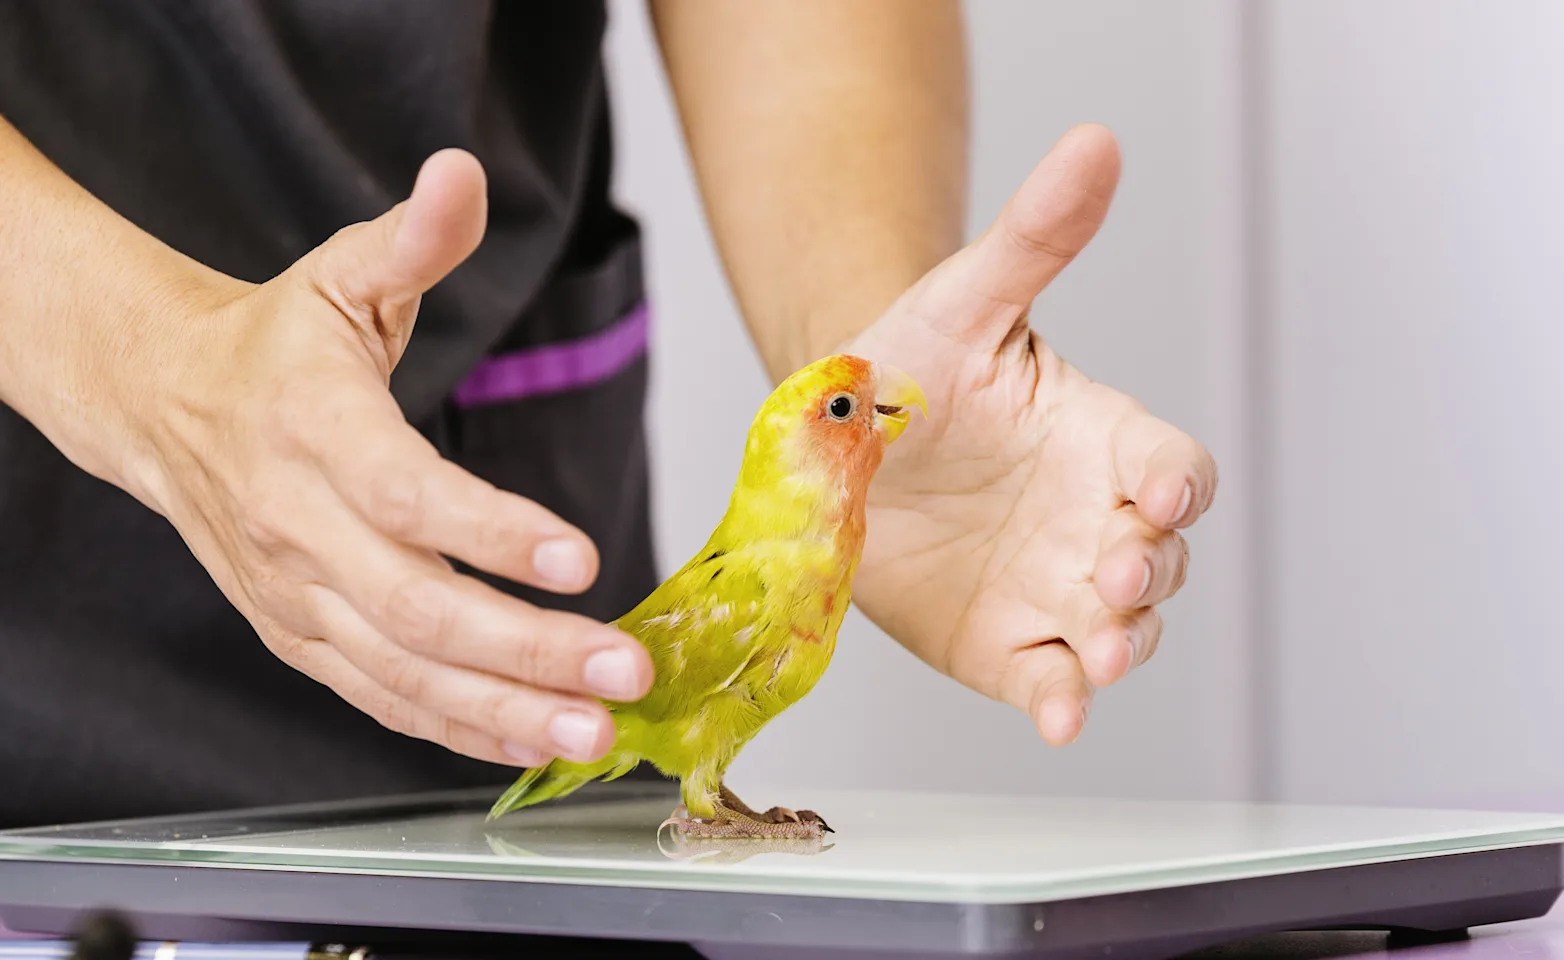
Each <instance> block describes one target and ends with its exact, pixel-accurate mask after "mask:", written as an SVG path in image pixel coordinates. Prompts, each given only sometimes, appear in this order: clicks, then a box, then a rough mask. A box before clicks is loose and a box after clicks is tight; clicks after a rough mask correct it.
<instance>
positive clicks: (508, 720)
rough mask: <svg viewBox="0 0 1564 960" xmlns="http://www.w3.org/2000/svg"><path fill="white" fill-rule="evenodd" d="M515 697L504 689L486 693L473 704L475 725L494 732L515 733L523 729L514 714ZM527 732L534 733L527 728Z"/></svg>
mask: <svg viewBox="0 0 1564 960" xmlns="http://www.w3.org/2000/svg"><path fill="white" fill-rule="evenodd" d="M515 707H516V698H515V697H514V696H513V695H511V694H509V693H506V692H504V691H499V690H496V691H494V692H492V693H486V694H484V695H483V696H482V697H480V698H479V699H478V701H477V702H476V703H475V704H473V715H474V718H475V719H476V720H477V721H478V722H477V726H479V727H481V728H482V729H485V730H489V731H492V732H494V733H500V734H504V733H508V732H509V733H515V732H519V730H521V729H523V728H524V727H523V725H521V724H519V723H518V721H519V720H520V718H519V717H517V716H516V709H515ZM526 732H528V733H529V734H530V733H534V732H535V731H532V730H530V729H527V731H526Z"/></svg>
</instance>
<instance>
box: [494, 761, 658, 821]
mask: <svg viewBox="0 0 1564 960" xmlns="http://www.w3.org/2000/svg"><path fill="white" fill-rule="evenodd" d="M637 763H638V761H637V759H636V758H635V757H633V756H627V755H619V756H615V755H613V754H609V755H608V756H606V757H604V758H603V759H601V760H598V761H597V762H596V763H571V762H570V761H568V760H551V761H549V762H548V763H545V764H544V765H543V766H541V767H533V768H532V769H530V770H528V771H527V772H526V773H523V774H522V775H521V777H520V778H518V779H517V780H516V782H515V783H513V784H511V785H510V789H508V790H506V791H505V792H504V793H503V794H501V795H500V798H499V799H498V800H496V801H495V802H494V806H492V807H490V808H489V816H488V818H487V819H489V820H494V819H496V818H498V817H502V816H504V815H505V814H507V813H510V812H511V811H512V810H520V809H521V808H522V807H530V806H532V805H533V804H537V803H542V802H543V801H545V800H553V799H554V798H556V797H563V796H566V795H567V794H571V793H575V792H576V791H577V790H579V789H580V788H581V787H582V786H583V785H585V784H587V783H590V782H592V781H593V780H615V779H618V778H619V777H622V776H624V775H625V774H627V773H629V772H630V771H631V770H633V769H635V767H636V764H637Z"/></svg>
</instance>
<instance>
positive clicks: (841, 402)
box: [825, 393, 858, 422]
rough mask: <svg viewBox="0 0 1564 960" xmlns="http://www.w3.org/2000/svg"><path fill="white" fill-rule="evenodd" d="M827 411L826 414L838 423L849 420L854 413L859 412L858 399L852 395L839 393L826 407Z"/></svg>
mask: <svg viewBox="0 0 1564 960" xmlns="http://www.w3.org/2000/svg"><path fill="white" fill-rule="evenodd" d="M825 410H826V413H828V414H830V416H831V419H832V420H836V421H838V422H840V421H843V420H847V419H849V418H851V417H852V415H853V414H854V413H856V412H858V398H857V397H855V396H853V395H852V394H850V393H839V394H837V395H836V396H834V397H832V398H831V402H830V403H829V404H827V405H826V408H825Z"/></svg>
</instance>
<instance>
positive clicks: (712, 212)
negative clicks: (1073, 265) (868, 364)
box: [651, 0, 967, 378]
mask: <svg viewBox="0 0 1564 960" xmlns="http://www.w3.org/2000/svg"><path fill="white" fill-rule="evenodd" d="M651 9H652V14H653V18H654V23H655V25H656V29H657V34H658V38H659V42H660V44H661V47H662V51H663V57H664V62H665V64H666V66H667V71H668V76H669V79H670V82H671V84H672V87H673V92H674V96H675V98H676V100H677V102H678V106H679V112H680V116H681V119H682V122H683V125H684V129H685V137H686V140H687V142H688V143H689V147H690V153H691V156H692V159H693V163H694V167H695V172H696V176H697V179H698V180H699V183H700V188H701V192H702V195H703V197H704V200H705V205H706V210H707V216H708V219H709V220H710V222H711V226H712V231H713V234H714V236H715V238H716V241H717V246H718V249H719V251H720V252H721V254H722V257H723V261H724V264H725V266H726V268H727V272H728V277H729V279H730V281H731V283H732V285H733V288H734V292H735V294H736V296H737V298H738V301H739V305H740V308H741V309H742V311H743V313H744V317H745V321H746V323H747V324H748V325H749V329H750V332H751V335H752V336H753V337H754V339H755V342H756V344H757V346H758V347H759V349H760V351H761V354H762V356H763V358H764V359H765V362H766V365H767V367H768V368H769V369H770V371H771V373H772V375H773V376H774V377H778V378H780V377H782V376H785V375H786V374H788V373H789V372H791V371H792V370H794V369H797V368H798V367H800V366H803V365H804V364H805V363H807V362H809V361H810V360H812V359H814V358H816V357H818V356H820V355H822V354H824V353H826V352H828V351H830V350H832V349H834V348H835V347H836V346H837V345H839V344H840V343H841V342H842V341H844V340H846V339H847V338H849V337H851V336H852V335H854V334H856V333H857V332H858V331H859V330H861V329H862V328H863V327H865V326H867V325H868V324H870V323H872V322H873V321H874V320H875V319H876V318H877V317H878V316H879V315H880V314H881V313H882V312H883V311H884V310H885V308H886V307H888V306H889V305H890V304H891V302H892V301H894V300H895V299H896V297H898V296H899V295H900V294H901V293H902V291H904V290H905V289H906V288H907V287H908V286H910V285H911V284H912V283H914V282H915V281H916V280H917V279H918V278H919V277H921V276H922V275H923V274H924V273H925V272H927V271H928V270H929V269H930V268H932V267H933V266H934V265H935V264H937V263H939V262H940V261H941V260H943V259H945V258H946V257H947V256H949V255H950V254H951V253H953V252H954V251H955V250H956V249H957V247H959V246H960V244H961V240H962V231H963V228H964V222H965V205H966V189H967V176H966V174H967V90H966V85H967V81H966V61H965V42H964V32H963V27H962V19H961V11H960V6H959V3H957V2H956V0H853V2H850V3H844V2H841V0H651Z"/></svg>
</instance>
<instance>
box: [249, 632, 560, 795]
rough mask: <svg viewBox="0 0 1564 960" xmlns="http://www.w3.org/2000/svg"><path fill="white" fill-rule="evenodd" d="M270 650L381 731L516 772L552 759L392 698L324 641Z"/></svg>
mask: <svg viewBox="0 0 1564 960" xmlns="http://www.w3.org/2000/svg"><path fill="white" fill-rule="evenodd" d="M267 646H268V647H269V648H271V649H272V650H273V652H275V653H277V654H278V656H279V657H280V658H281V659H282V660H283V661H284V662H286V663H288V664H289V665H290V666H292V667H293V668H294V669H296V670H298V671H299V672H301V673H303V674H304V675H305V676H308V677H309V678H311V679H312V680H315V681H316V682H318V683H321V684H323V685H325V686H326V687H328V688H330V689H331V690H332V691H334V692H335V693H336V694H337V695H338V696H339V697H341V698H342V699H343V700H345V701H347V702H348V703H349V704H351V705H352V706H353V707H355V708H357V709H358V710H359V711H361V712H363V713H365V714H367V715H368V716H369V717H370V718H371V719H373V720H375V721H376V722H378V723H379V724H380V725H381V726H384V727H386V728H387V729H389V730H393V731H395V732H397V733H400V734H403V735H405V736H409V737H416V738H418V739H420V740H428V741H430V742H432V743H438V744H440V745H441V746H443V747H445V748H447V749H449V750H452V751H455V752H456V753H460V754H462V755H463V756H468V757H472V758H473V759H475V760H483V761H486V762H488V763H500V764H506V765H508V766H514V767H537V766H542V765H543V764H545V763H548V762H549V760H551V759H552V757H550V756H549V755H548V754H546V753H544V752H543V751H540V750H536V749H533V748H531V747H520V746H514V745H512V746H509V747H507V745H506V744H505V743H503V742H502V741H501V740H499V739H498V738H496V737H492V736H490V735H488V734H486V733H484V732H483V731H481V730H478V729H476V728H475V727H470V726H468V725H467V724H464V723H458V722H457V721H455V720H452V719H450V718H449V717H442V716H440V715H439V714H437V713H435V712H434V711H432V710H427V709H425V708H423V707H420V706H418V705H416V704H414V703H412V702H411V701H409V700H406V699H404V698H402V697H399V696H397V695H396V694H394V693H391V692H389V691H388V690H386V689H385V688H384V687H381V686H380V685H379V684H377V683H375V682H374V681H373V680H371V679H370V678H369V677H368V676H367V675H366V674H365V673H364V672H363V671H361V670H359V669H358V668H357V667H355V666H353V665H352V664H351V663H349V662H348V661H347V659H346V658H345V657H343V656H342V654H341V653H340V652H338V651H337V650H336V649H335V648H334V647H332V645H331V644H330V643H328V642H326V641H324V640H320V639H305V638H303V637H298V636H290V637H286V638H283V637H277V636H276V635H274V637H273V639H271V640H270V641H268V642H267Z"/></svg>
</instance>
